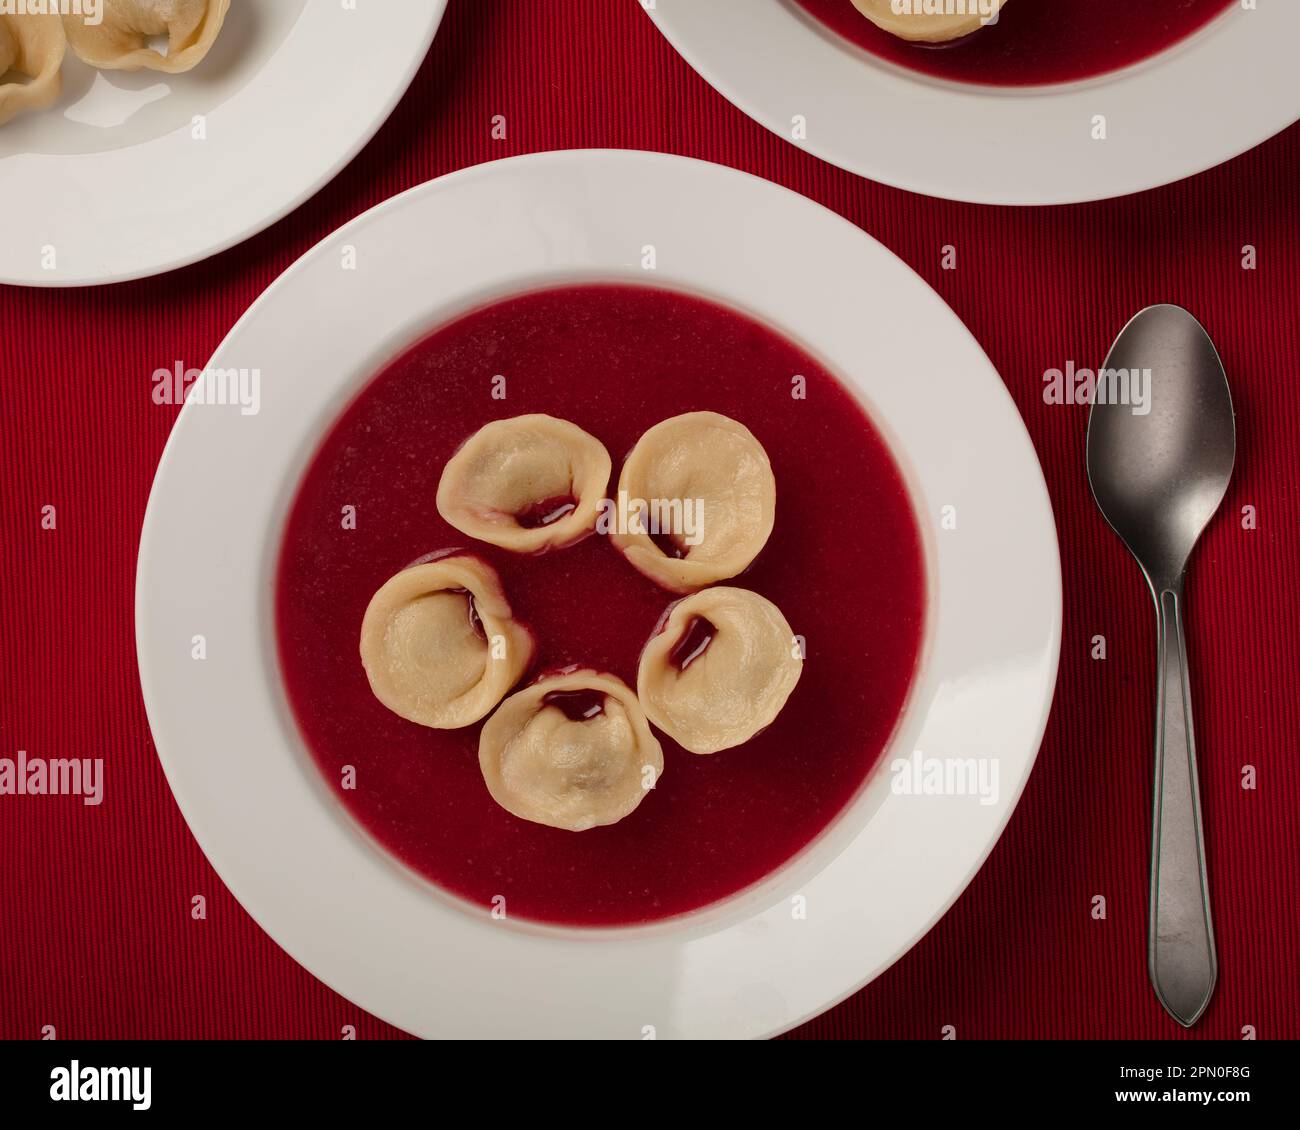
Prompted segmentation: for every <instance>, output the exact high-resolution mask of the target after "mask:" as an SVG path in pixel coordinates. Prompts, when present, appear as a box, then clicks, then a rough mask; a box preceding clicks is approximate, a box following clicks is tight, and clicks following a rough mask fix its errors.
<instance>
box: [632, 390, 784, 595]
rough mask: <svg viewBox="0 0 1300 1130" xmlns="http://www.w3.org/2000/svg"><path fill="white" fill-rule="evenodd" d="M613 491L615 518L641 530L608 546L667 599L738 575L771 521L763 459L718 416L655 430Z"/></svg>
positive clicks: (768, 467)
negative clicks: (627, 516)
mask: <svg viewBox="0 0 1300 1130" xmlns="http://www.w3.org/2000/svg"><path fill="white" fill-rule="evenodd" d="M618 490H619V509H620V511H622V510H627V511H629V512H638V511H639V513H640V514H641V519H640V523H639V525H640V528H639V529H631V528H627V529H624V528H623V527H622V526H621V525H620V526H618V527H616V528H614V529H612V530H611V532H610V538H611V540H612V541H613V542H614V544H615V545H616V546H618V548H619V549H620V550H621V551H622V552H623V555H624V556H625V557H626V558H627V559H628V561H629V562H630V563H631V564H632V565H633V566H635V567H636V568H637V569H639V570H640V571H641V572H642V573H644V574H645V575H646V576H647V577H649V578H650V579H651V580H653V581H654V582H656V583H657V584H659V585H662V586H663V587H664V588H666V589H670V590H672V591H673V592H694V591H695V590H696V589H700V588H703V587H704V586H705V585H710V584H712V583H713V582H714V581H721V580H725V579H726V578H728V577H734V576H736V575H737V574H738V573H741V572H743V571H744V570H745V569H747V568H748V567H749V565H750V563H751V562H752V561H753V560H754V558H755V557H757V556H758V553H759V551H760V550H761V549H762V548H763V546H764V545H765V544H766V543H767V539H768V537H769V536H770V535H771V533H772V525H773V523H774V522H775V520H776V479H775V478H774V477H773V475H772V464H771V463H770V462H769V461H768V458H767V452H766V451H764V450H763V445H762V444H761V443H759V442H758V440H756V439H755V438H754V436H753V434H752V433H751V432H750V431H749V429H748V428H746V427H745V426H744V425H743V424H740V423H737V422H736V421H735V420H733V419H731V418H730V417H729V416H721V415H719V414H718V413H716V412H688V413H686V415H684V416H674V417H672V419H669V420H664V421H663V422H662V423H659V424H656V425H655V426H654V427H653V428H651V429H650V430H649V431H648V432H646V433H645V435H643V436H642V437H641V438H640V439H639V440H638V441H637V444H636V447H634V448H633V449H632V454H631V455H629V456H628V457H627V462H626V463H625V464H624V465H623V473H622V475H621V476H620V477H619V482H618ZM632 524H633V523H630V522H629V523H626V525H627V526H629V527H630V526H631V525H632ZM669 527H671V528H669Z"/></svg>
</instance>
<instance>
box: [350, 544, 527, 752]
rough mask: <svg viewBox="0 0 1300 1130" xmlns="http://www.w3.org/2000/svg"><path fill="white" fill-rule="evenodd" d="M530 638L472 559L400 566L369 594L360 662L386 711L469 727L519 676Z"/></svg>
mask: <svg viewBox="0 0 1300 1130" xmlns="http://www.w3.org/2000/svg"><path fill="white" fill-rule="evenodd" d="M535 646H536V645H535V641H534V639H533V636H532V633H531V632H530V631H528V629H527V628H525V627H524V626H523V625H522V624H520V623H519V622H518V621H517V620H515V618H514V617H513V616H512V614H511V611H510V604H509V602H508V601H507V600H506V597H505V593H504V592H503V591H502V589H501V581H500V579H499V578H498V577H497V574H496V570H494V569H493V568H492V567H491V566H490V565H488V564H487V562H485V561H480V560H479V559H478V558H476V557H470V556H455V557H443V558H440V559H438V560H436V561H430V562H427V563H425V564H423V565H415V566H412V567H411V568H409V569H404V570H402V572H400V573H398V574H397V576H395V577H393V578H391V579H390V580H389V581H388V582H387V583H385V584H384V585H383V587H382V588H380V590H379V591H378V592H377V593H375V595H374V596H373V597H372V598H371V600H370V605H369V607H368V608H367V609H366V615H365V618H364V619H363V620H362V623H361V662H362V665H363V666H364V667H365V669H366V676H367V677H368V678H369V680H370V689H371V690H372V691H374V693H375V697H376V698H378V699H379V701H380V702H382V703H383V704H384V705H385V706H386V707H388V709H389V710H391V711H392V712H393V713H394V714H400V715H401V716H402V717H403V718H406V719H408V720H410V721H412V722H418V723H419V724H420V725H421V726H429V727H431V728H432V729H435V730H454V729H456V728H458V727H460V726H470V725H472V724H473V723H475V722H477V721H478V720H479V719H480V718H482V717H483V716H484V715H485V714H487V713H488V712H489V711H490V710H491V709H492V708H493V707H494V706H496V704H497V703H498V702H500V701H501V699H502V696H504V695H505V693H506V692H507V691H508V690H509V689H510V688H511V687H512V686H514V685H515V683H517V682H518V681H519V677H520V676H521V675H522V674H523V673H524V671H525V670H526V669H527V667H528V665H529V663H531V662H532V660H533V652H534V649H535Z"/></svg>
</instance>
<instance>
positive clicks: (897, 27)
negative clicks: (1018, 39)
mask: <svg viewBox="0 0 1300 1130" xmlns="http://www.w3.org/2000/svg"><path fill="white" fill-rule="evenodd" d="M1006 2H1007V0H963V2H961V3H956V4H954V3H952V2H951V0H949V3H947V4H944V3H937V2H936V0H853V6H854V7H855V8H857V10H858V11H859V12H861V13H862V14H863V15H864V16H866V17H867V19H869V20H870V21H871V22H872V23H873V24H875V25H876V26H877V27H878V28H880V29H882V30H883V31H887V32H889V34H890V35H896V36H898V37H899V39H911V40H914V41H916V42H918V43H946V42H948V41H949V40H953V39H960V38H961V37H962V36H964V35H970V34H971V33H972V32H976V31H979V29H980V28H982V27H984V26H985V25H986V24H989V23H993V22H994V21H995V20H996V19H997V18H998V14H999V13H1000V12H1001V10H1002V6H1003V5H1004V4H1005V3H1006ZM949 9H952V10H951V11H949Z"/></svg>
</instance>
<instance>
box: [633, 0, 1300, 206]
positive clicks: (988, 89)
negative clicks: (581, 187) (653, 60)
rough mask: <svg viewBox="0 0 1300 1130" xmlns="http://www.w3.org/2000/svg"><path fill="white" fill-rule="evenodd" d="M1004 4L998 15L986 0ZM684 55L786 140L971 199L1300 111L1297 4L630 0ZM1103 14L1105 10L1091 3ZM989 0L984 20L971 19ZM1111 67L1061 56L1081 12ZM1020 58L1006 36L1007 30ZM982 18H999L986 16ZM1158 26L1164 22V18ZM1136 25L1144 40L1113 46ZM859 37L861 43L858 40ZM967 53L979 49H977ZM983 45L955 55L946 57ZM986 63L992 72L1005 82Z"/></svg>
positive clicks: (1087, 176)
mask: <svg viewBox="0 0 1300 1130" xmlns="http://www.w3.org/2000/svg"><path fill="white" fill-rule="evenodd" d="M999 3H1001V4H1003V6H1004V7H1003V9H1002V10H1001V13H1000V15H999V12H998V4H999ZM641 4H642V7H644V8H645V10H646V12H647V13H648V15H649V17H650V18H651V19H653V20H654V22H655V24H656V25H657V26H658V28H659V30H660V31H661V32H662V33H663V34H664V36H665V37H666V38H667V39H668V40H669V42H670V43H671V44H672V45H673V46H674V47H675V48H676V49H677V51H678V52H679V53H680V54H681V55H682V57H683V58H684V59H685V60H686V61H687V62H688V63H689V64H690V65H691V66H692V67H694V68H695V70H696V71H698V72H699V73H700V75H701V76H703V77H704V79H705V80H706V81H707V82H708V83H709V84H710V85H711V86H712V87H713V88H714V89H715V90H717V91H718V92H719V93H720V94H722V95H723V96H724V97H726V98H727V99H728V100H730V101H731V102H732V103H734V104H735V105H736V106H738V107H739V108H740V109H741V110H743V111H744V112H745V113H746V114H748V115H749V116H750V117H751V118H753V119H755V120H756V121H758V122H760V123H761V124H762V125H764V126H766V127H767V128H768V129H770V130H772V131H773V132H774V133H776V134H777V135H778V136H780V137H783V138H785V139H786V140H787V141H789V142H791V143H792V144H794V145H796V146H798V147H800V148H802V149H806V150H808V151H809V152H810V153H813V154H816V155H817V156H818V157H820V158H822V159H823V160H825V161H829V162H830V163H832V164H834V165H837V166H838V167H840V168H842V169H846V170H848V171H849V172H853V173H857V174H858V175H860V176H864V177H869V178H870V179H872V180H876V181H880V182H882V183H884V184H889V185H893V186H895V187H898V188H904V189H908V190H910V191H912V192H918V193H924V194H925V195H928V196H937V197H943V198H946V199H950V200H966V201H972V202H975V203H981V204H1068V203H1074V202H1078V201H1085V200H1099V199H1106V198H1110V197H1115V196H1123V195H1126V194H1128V193H1132V192H1138V191H1142V190H1144V189H1149V188H1154V187H1156V186H1158V185H1163V184H1168V183H1171V182H1173V181H1176V180H1180V179H1182V178H1184V177H1188V176H1191V175H1193V174H1195V173H1198V172H1201V171H1202V170H1204V169H1208V168H1211V167H1212V166H1214V165H1218V164H1221V163H1222V162H1224V161H1227V160H1229V159H1230V158H1232V157H1235V156H1237V155H1238V154H1240V153H1243V152H1245V151H1246V150H1248V149H1250V148H1252V147H1254V146H1256V145H1259V144H1260V143H1262V142H1263V141H1265V140H1267V139H1268V138H1270V137H1272V136H1273V135H1274V134H1276V133H1278V132H1280V131H1281V130H1283V129H1285V128H1286V127H1287V126H1289V125H1290V124H1291V123H1293V122H1294V121H1296V120H1297V119H1298V118H1300V83H1297V82H1296V79H1295V62H1294V59H1293V55H1294V53H1295V44H1296V42H1297V41H1298V40H1300V4H1297V3H1293V2H1290V0H1274V2H1271V3H1269V2H1264V3H1260V4H1258V5H1256V4H1253V3H1252V4H1246V3H1244V2H1242V3H1232V2H1231V0H1221V3H1220V4H1219V6H1218V9H1217V12H1216V13H1215V14H1214V18H1212V19H1211V20H1210V22H1208V23H1204V24H1202V25H1200V26H1197V20H1199V19H1203V18H1204V16H1205V13H1206V12H1207V11H1208V9H1209V8H1213V6H1214V0H1191V4H1194V5H1196V6H1197V7H1198V9H1199V13H1200V14H1198V15H1197V18H1196V19H1194V20H1191V21H1190V22H1189V24H1188V33H1187V36H1186V37H1185V38H1181V39H1180V38H1178V37H1177V36H1176V35H1172V34H1171V37H1170V42H1169V43H1168V44H1167V45H1165V46H1163V47H1161V46H1159V43H1160V40H1159V38H1158V37H1157V36H1156V33H1155V32H1154V31H1152V30H1150V29H1152V28H1153V27H1156V25H1159V24H1160V23H1161V21H1164V20H1169V19H1173V20H1181V19H1183V18H1184V17H1183V16H1182V15H1180V13H1182V12H1185V11H1187V10H1188V8H1189V4H1186V3H1185V4H1182V5H1174V4H1168V5H1165V4H1156V5H1141V4H1132V3H1129V2H1127V0H1106V3H1105V4H1099V3H1098V2H1097V0H709V2H708V3H700V2H699V0H641ZM1102 8H1104V9H1106V11H1105V12H1104V13H1102V12H1100V9H1102ZM985 13H991V15H987V16H986V15H985ZM1094 17H1096V18H1101V17H1104V18H1106V19H1108V20H1109V21H1110V23H1111V28H1110V29H1109V30H1108V31H1107V32H1106V34H1105V35H1101V36H1099V37H1098V42H1099V43H1102V44H1104V45H1108V47H1107V48H1106V49H1107V50H1108V51H1111V52H1113V53H1114V57H1115V61H1116V66H1115V68H1113V69H1111V68H1108V67H1107V66H1104V65H1100V64H1099V65H1098V66H1097V67H1096V68H1092V69H1091V70H1092V72H1093V73H1088V71H1089V69H1087V68H1081V67H1076V66H1074V65H1073V64H1067V65H1066V66H1065V67H1063V68H1061V69H1060V74H1061V75H1062V76H1064V77H1061V78H1058V77H1057V76H1056V74H1055V73H1054V72H1053V69H1052V68H1051V67H1045V68H1044V69H1043V72H1042V73H1041V74H1038V75H1035V76H1034V77H1033V78H1032V80H1030V79H1027V78H1026V77H1025V76H1024V75H1023V74H1015V73H1014V71H1015V70H1016V68H1017V66H1019V67H1020V69H1021V70H1022V71H1023V70H1024V69H1025V68H1024V67H1023V66H1022V65H1020V63H1019V60H1020V59H1021V58H1026V59H1030V60H1033V59H1035V58H1036V56H1038V55H1042V54H1044V52H1043V51H1042V50H1041V49H1036V47H1035V45H1036V44H1039V43H1041V42H1042V41H1043V37H1044V35H1045V34H1047V33H1046V32H1044V30H1043V26H1042V25H1043V24H1044V22H1045V21H1048V20H1052V21H1059V22H1060V24H1061V28H1062V30H1061V32H1060V34H1059V35H1058V36H1056V37H1055V39H1052V38H1051V36H1048V38H1047V43H1048V45H1049V47H1050V50H1049V51H1048V52H1047V53H1048V54H1050V55H1052V56H1053V57H1055V56H1058V55H1059V56H1060V58H1062V59H1066V60H1070V59H1072V58H1074V57H1076V56H1075V55H1074V54H1073V53H1072V52H1073V47H1074V43H1073V42H1072V40H1077V38H1078V37H1079V33H1078V32H1077V31H1074V30H1072V27H1076V26H1078V24H1079V21H1086V20H1089V19H1092V18H1094ZM1030 20H1032V21H1035V24H1036V26H1035V27H1034V28H1033V29H1032V34H1031V35H1027V36H1025V37H1024V40H1025V42H1026V43H1027V44H1028V46H1027V47H1026V48H1025V52H1026V53H1025V55H1024V56H1017V55H1014V54H1013V53H1012V52H1013V51H1014V50H1017V49H1019V45H1013V46H1012V47H1008V43H1009V41H1010V38H1011V37H1012V36H1013V35H1018V34H1019V33H1018V32H1017V28H1018V27H1022V26H1024V25H1025V24H1026V22H1027V21H1030ZM993 23H996V25H997V26H992V25H993ZM1174 31H1177V29H1176V28H1175V29H1174ZM1138 36H1143V37H1149V38H1150V39H1151V43H1150V47H1151V52H1150V53H1146V52H1134V51H1127V50H1125V49H1124V40H1125V39H1126V38H1127V37H1134V38H1135V37H1138ZM864 44H867V45H870V49H868V47H867V46H864ZM987 44H992V45H993V46H992V47H990V48H987V54H986V55H985V56H983V57H981V56H980V55H979V52H981V51H985V50H986V48H985V46H984V45H987ZM961 55H966V56H973V57H974V58H975V59H976V60H977V61H978V60H980V59H981V58H984V59H985V60H986V61H987V63H988V68H987V70H986V71H985V72H983V73H981V71H980V68H979V66H978V63H977V64H973V65H971V66H968V67H966V68H965V73H964V74H960V77H954V75H958V74H959V72H960V70H961V68H958V67H956V66H954V65H952V64H950V63H943V60H945V59H953V58H956V57H958V56H961ZM996 68H1008V73H1007V75H1006V76H1005V79H1004V78H1002V77H994V76H993V73H992V72H993V71H994V70H995V69H996Z"/></svg>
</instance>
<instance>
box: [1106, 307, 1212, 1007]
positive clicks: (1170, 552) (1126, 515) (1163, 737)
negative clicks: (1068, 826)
mask: <svg viewBox="0 0 1300 1130" xmlns="http://www.w3.org/2000/svg"><path fill="white" fill-rule="evenodd" d="M1146 371H1149V374H1150V376H1149V380H1147V383H1146V386H1145V387H1146V394H1147V396H1148V397H1149V399H1148V401H1147V404H1146V407H1147V409H1148V411H1147V413H1146V414H1141V408H1140V406H1136V405H1134V404H1131V403H1129V404H1125V403H1114V402H1111V403H1105V404H1103V403H1100V402H1099V401H1100V399H1102V398H1104V399H1108V400H1112V401H1113V400H1116V399H1122V397H1115V396H1114V395H1113V393H1114V391H1115V390H1117V389H1118V390H1120V391H1122V390H1123V388H1124V387H1125V384H1124V379H1123V378H1121V377H1119V376H1116V377H1112V376H1111V374H1126V375H1127V378H1128V380H1129V382H1130V384H1129V388H1130V391H1131V389H1132V387H1133V386H1132V384H1131V381H1132V374H1133V373H1135V372H1137V373H1139V374H1141V373H1144V372H1146ZM1097 387H1098V396H1097V397H1095V398H1094V402H1093V406H1092V411H1091V413H1090V415H1089V418H1088V481H1089V482H1090V483H1091V484H1092V493H1093V497H1094V498H1096V500H1097V505H1098V506H1099V507H1101V512H1102V514H1104V515H1105V517H1106V521H1107V522H1109V523H1110V525H1111V528H1112V529H1113V530H1114V531H1115V532H1116V533H1117V534H1119V536H1120V538H1121V539H1122V540H1123V541H1124V544H1125V545H1127V546H1128V548H1129V550H1130V552H1132V554H1133V556H1134V557H1136V558H1137V562H1138V564H1139V565H1140V566H1141V567H1142V572H1143V574H1144V575H1145V576H1146V579H1147V584H1148V585H1150V586H1151V595H1152V596H1153V597H1154V598H1155V603H1156V625H1157V633H1158V635H1157V639H1158V646H1159V652H1158V661H1157V667H1156V680H1157V684H1156V757H1155V809H1154V812H1153V815H1152V832H1151V910H1150V924H1149V933H1148V962H1149V967H1150V972H1151V982H1152V984H1153V985H1155V989H1156V996H1157V997H1159V998H1160V1003H1161V1004H1162V1005H1163V1006H1164V1007H1165V1010H1166V1011H1167V1012H1168V1013H1169V1014H1170V1015H1171V1016H1172V1017H1173V1018H1174V1019H1175V1020H1177V1021H1178V1022H1179V1023H1180V1024H1183V1025H1184V1026H1186V1027H1188V1028H1190V1027H1191V1026H1192V1025H1193V1024H1195V1023H1196V1021H1197V1020H1199V1019H1200V1017H1201V1014H1202V1013H1203V1012H1204V1011H1205V1007H1206V1005H1208V1004H1209V1002H1210V994H1211V993H1212V992H1213V991H1214V982H1215V979H1216V978H1217V976H1218V962H1217V959H1216V957H1215V952H1214V926H1213V924H1212V922H1211V919H1210V897H1209V891H1208V889H1207V886H1206V881H1205V848H1204V844H1203V838H1202V832H1201V798H1200V790H1199V787H1198V785H1197V779H1196V742H1195V739H1194V738H1193V735H1192V703H1191V688H1190V679H1189V677H1188V668H1187V646H1186V643H1185V642H1184V637H1183V576H1184V573H1185V572H1186V569H1187V559H1188V557H1189V556H1190V555H1191V552H1192V548H1193V546H1195V545H1196V542H1197V540H1198V539H1199V538H1200V536H1201V533H1202V531H1203V530H1204V529H1205V527H1206V526H1207V525H1208V524H1209V521H1210V519H1211V518H1212V517H1213V516H1214V512H1215V511H1216V510H1217V509H1218V508H1219V504H1220V503H1221V502H1222V501H1223V496H1224V494H1225V493H1226V492H1227V489H1228V481H1229V480H1230V479H1231V478H1232V465H1233V461H1234V459H1235V457H1236V447H1237V439H1236V426H1235V423H1234V420H1233V413H1232V397H1231V394H1230V393H1229V392H1228V379H1227V377H1226V376H1225V374H1224V371H1223V364H1222V362H1221V361H1220V360H1219V354H1218V351H1217V350H1216V349H1215V348H1214V343H1213V342H1212V341H1211V340H1210V337H1209V335H1208V334H1207V333H1206V332H1205V330H1204V329H1203V328H1202V326H1201V324H1200V322H1198V321H1197V320H1196V319H1195V318H1193V317H1192V315H1191V314H1189V313H1188V312H1187V311H1186V310H1184V309H1182V308H1181V307H1178V306H1152V307H1149V308H1148V309H1146V310H1143V311H1142V312H1141V313H1140V314H1138V315H1136V316H1135V317H1134V318H1133V320H1132V321H1131V322H1129V324H1128V325H1127V326H1125V327H1124V330H1123V332H1122V333H1121V334H1120V335H1119V337H1118V338H1117V339H1116V341H1115V344H1114V345H1113V346H1112V347H1111V351H1110V355H1109V356H1108V357H1107V358H1106V364H1105V369H1104V370H1103V371H1102V372H1101V373H1099V374H1098V385H1097ZM1103 393H1108V394H1111V395H1107V396H1104V397H1103V395H1102V394H1103ZM1129 399H1130V400H1132V399H1133V397H1132V396H1131V395H1130V397H1129ZM1135 407H1138V409H1139V410H1138V411H1136V412H1135V411H1134V408H1135Z"/></svg>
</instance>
